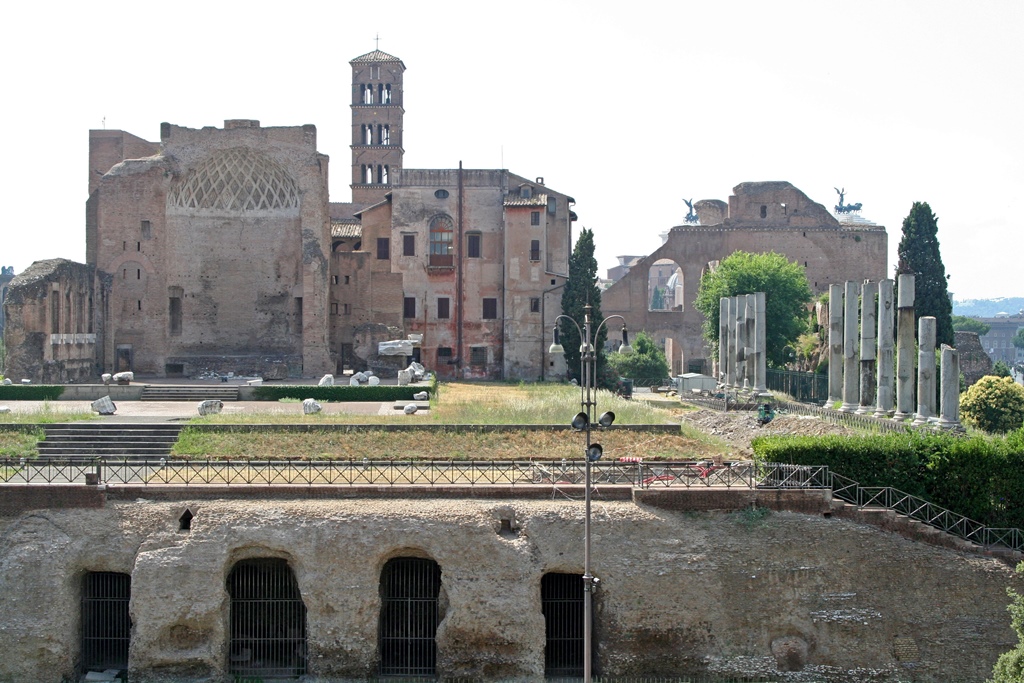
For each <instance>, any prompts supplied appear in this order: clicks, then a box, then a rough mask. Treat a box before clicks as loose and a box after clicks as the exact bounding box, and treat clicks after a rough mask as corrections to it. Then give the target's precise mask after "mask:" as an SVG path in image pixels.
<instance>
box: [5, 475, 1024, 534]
mask: <svg viewBox="0 0 1024 683" xmlns="http://www.w3.org/2000/svg"><path fill="white" fill-rule="evenodd" d="M585 473H586V466H585V463H584V462H583V461H577V460H561V461H536V460H535V461H490V460H488V461H471V460H465V461H462V460H424V461H415V460H414V461H393V460H387V461H373V460H171V459H165V458H160V459H141V458H88V459H64V458H38V459H34V460H24V459H22V460H17V459H0V484H15V485H19V484H20V485H47V484H90V485H92V484H107V485H128V484H131V485H173V486H197V485H215V486H245V485H264V486H277V485H292V486H377V487H394V486H469V487H472V486H524V487H527V486H534V487H535V486H553V487H557V486H559V485H570V484H575V485H582V484H583V483H584V478H585ZM591 478H592V481H593V484H594V485H595V486H630V487H635V488H657V487H676V488H678V487H685V488H705V487H723V488H747V489H793V488H796V489H827V490H831V492H832V496H833V497H835V498H837V499H839V500H842V501H845V502H847V503H850V504H852V505H855V506H856V507H857V508H858V509H862V510H871V509H873V510H891V511H893V512H895V513H897V514H899V515H904V516H906V517H908V518H910V519H914V520H917V521H919V522H922V523H924V524H926V525H928V526H931V527H934V528H936V529H939V530H941V531H944V532H946V533H948V534H952V535H954V536H957V537H959V538H962V539H964V540H967V541H970V542H972V543H976V544H978V545H980V546H983V547H986V548H991V547H1005V548H1009V549H1011V550H1014V551H1017V552H1024V531H1022V530H1021V529H1015V528H992V527H986V526H985V525H984V524H982V523H981V522H977V521H975V520H972V519H970V518H968V517H965V516H964V515H961V514H958V513H956V512H953V511H951V510H947V509H946V508H943V507H940V506H938V505H935V504H934V503H931V502H929V501H927V500H925V499H923V498H919V497H917V496H913V495H911V494H909V493H906V492H903V491H900V490H899V489H895V488H892V487H871V486H861V485H860V484H859V483H858V482H856V481H854V480H852V479H849V478H847V477H844V476H842V475H840V474H836V473H835V472H832V471H831V470H830V469H829V468H828V467H827V466H824V465H791V464H785V463H751V462H723V463H713V462H709V461H683V462H658V461H650V462H643V461H635V462H622V461H615V462H596V463H592V464H591Z"/></svg>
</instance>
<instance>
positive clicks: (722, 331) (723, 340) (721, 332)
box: [716, 296, 729, 386]
mask: <svg viewBox="0 0 1024 683" xmlns="http://www.w3.org/2000/svg"><path fill="white" fill-rule="evenodd" d="M716 379H717V380H718V383H719V384H721V385H724V386H728V385H729V297H725V296H723V297H722V298H721V299H719V300H718V374H717V375H716Z"/></svg>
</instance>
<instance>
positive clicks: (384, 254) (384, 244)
mask: <svg viewBox="0 0 1024 683" xmlns="http://www.w3.org/2000/svg"><path fill="white" fill-rule="evenodd" d="M377 258H378V259H380V260H382V261H386V260H388V259H390V258H391V239H390V238H388V237H378V238H377Z"/></svg>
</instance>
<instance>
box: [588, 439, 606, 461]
mask: <svg viewBox="0 0 1024 683" xmlns="http://www.w3.org/2000/svg"><path fill="white" fill-rule="evenodd" d="M603 454H604V449H603V448H601V444H599V443H592V444H590V445H589V446H587V460H588V461H589V462H597V461H598V460H600V459H601V456H602V455H603Z"/></svg>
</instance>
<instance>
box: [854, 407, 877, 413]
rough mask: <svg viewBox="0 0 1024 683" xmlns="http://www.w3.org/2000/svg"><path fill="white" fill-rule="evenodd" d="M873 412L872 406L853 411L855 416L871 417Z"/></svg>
mask: <svg viewBox="0 0 1024 683" xmlns="http://www.w3.org/2000/svg"><path fill="white" fill-rule="evenodd" d="M874 412H875V407H874V406H857V410H855V411H854V414H855V415H871V414H872V413H874Z"/></svg>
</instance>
